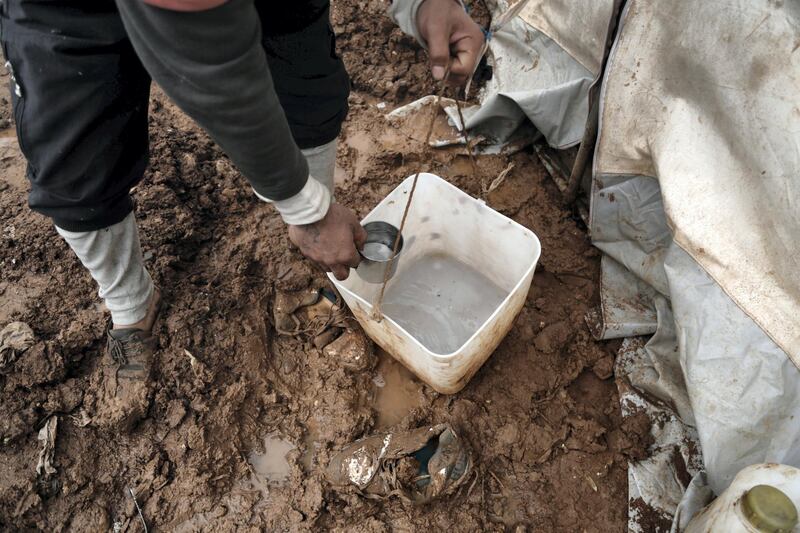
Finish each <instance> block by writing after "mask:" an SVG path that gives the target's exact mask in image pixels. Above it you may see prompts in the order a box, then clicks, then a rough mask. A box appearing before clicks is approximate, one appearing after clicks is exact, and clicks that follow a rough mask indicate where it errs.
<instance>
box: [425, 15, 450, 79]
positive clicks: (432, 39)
mask: <svg viewBox="0 0 800 533" xmlns="http://www.w3.org/2000/svg"><path fill="white" fill-rule="evenodd" d="M427 33H428V57H429V58H430V61H431V74H433V78H434V79H436V80H442V79H444V74H445V71H446V70H447V64H448V63H449V62H450V28H449V24H448V23H447V21H446V20H444V19H437V20H435V21H432V22H431V23H430V25H429V27H428V32H427Z"/></svg>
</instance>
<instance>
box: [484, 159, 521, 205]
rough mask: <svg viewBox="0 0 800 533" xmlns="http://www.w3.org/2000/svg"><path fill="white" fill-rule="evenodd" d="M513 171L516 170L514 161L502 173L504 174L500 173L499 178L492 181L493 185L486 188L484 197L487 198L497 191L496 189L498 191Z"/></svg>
mask: <svg viewBox="0 0 800 533" xmlns="http://www.w3.org/2000/svg"><path fill="white" fill-rule="evenodd" d="M512 170H514V162H513V161H512V162H510V163H509V164H508V166H507V167H506V168H505V169H503V171H502V172H500V174H498V175H497V177H496V178H495V179H494V180H493V181H492V183H491V184H489V186H488V187H486V188H485V189H484V190H483V196H484V197H486V196H487V195H488V194H489V193H490V192H492V191H494V190H495V189H497V188H498V187H499V186H500V185H502V183H503V182H504V181H505V180H506V178H507V177H508V174H509V173H510V172H511V171H512Z"/></svg>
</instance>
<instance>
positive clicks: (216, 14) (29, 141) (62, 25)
mask: <svg viewBox="0 0 800 533" xmlns="http://www.w3.org/2000/svg"><path fill="white" fill-rule="evenodd" d="M0 6H2V7H0V9H1V10H2V13H1V14H0V41H2V45H3V53H4V56H5V58H6V59H7V61H8V64H7V68H9V69H10V70H11V71H12V73H13V79H12V82H11V94H12V101H13V106H14V118H15V121H16V125H17V135H18V138H19V143H20V147H21V149H22V151H23V153H24V154H25V156H26V158H27V159H28V165H29V166H28V178H29V180H30V182H31V192H30V196H29V204H30V206H31V208H32V209H34V210H35V211H38V212H40V213H43V214H45V215H47V216H49V217H51V218H52V219H53V220H54V222H55V224H56V225H57V226H58V227H59V228H61V229H64V230H67V231H91V230H97V229H101V228H104V227H108V226H111V225H113V224H116V223H117V222H120V221H122V220H123V219H124V218H125V217H126V216H127V215H128V214H129V213H130V212H131V210H132V207H133V203H132V200H131V198H130V195H129V191H130V189H131V187H133V186H134V185H135V184H136V183H137V182H138V181H139V180H140V179H141V177H142V175H143V173H144V170H145V167H146V166H147V157H148V135H147V105H148V98H149V91H150V81H151V80H150V74H153V75H154V76H155V78H156V81H157V82H158V83H159V84H160V85H161V86H162V87H163V89H164V90H165V92H166V93H167V94H168V95H169V96H170V97H171V98H172V99H173V100H174V101H175V102H176V103H177V104H178V105H179V107H181V108H182V109H183V110H184V111H186V112H187V113H188V114H189V115H190V116H192V118H194V119H195V120H197V122H198V123H199V124H200V125H201V126H203V127H204V128H205V129H206V130H207V131H208V132H209V133H210V134H211V136H212V137H213V138H214V139H215V140H216V141H217V142H218V143H219V144H220V146H221V147H222V148H223V150H225V151H226V153H227V154H228V155H229V156H230V157H231V159H232V160H233V161H234V163H235V164H236V165H237V167H238V168H239V169H240V170H241V171H242V173H243V174H244V175H245V176H246V177H247V178H248V179H249V180H250V182H251V184H252V185H253V188H254V189H255V190H256V191H257V192H258V193H259V194H260V195H261V196H264V197H267V198H270V199H272V200H285V199H288V198H291V197H293V196H294V195H296V194H297V193H299V192H300V191H301V190H302V189H303V188H304V186H305V185H306V182H307V179H308V166H307V163H306V161H305V158H304V157H303V156H302V154H301V152H300V148H310V147H313V146H320V145H323V144H326V143H328V142H330V141H331V140H333V139H334V138H336V136H337V135H338V133H339V131H340V128H341V123H342V121H343V120H344V117H345V115H346V113H347V95H348V92H349V83H348V78H347V74H346V72H345V69H344V65H343V63H342V61H341V59H339V57H338V56H337V55H336V51H335V41H334V36H333V32H332V30H331V27H330V23H329V4H328V2H322V1H320V0H307V1H306V2H295V3H292V6H291V9H289V8H288V7H279V8H275V9H271V8H266V6H267V4H266V3H264V6H261V5H259V6H258V8H257V6H256V5H255V4H254V3H253V2H252V0H233V1H231V2H228V3H226V4H225V5H223V6H221V7H219V8H216V9H212V10H209V11H203V12H199V13H177V12H171V11H167V10H162V9H158V8H154V7H150V6H146V5H144V4H143V3H139V2H120V3H119V6H117V5H116V4H115V3H114V2H112V1H110V0H109V1H102V2H80V1H78V0H62V1H58V2H55V1H53V2H49V1H30V0H28V1H24V0H7V1H6V2H4V3H0ZM118 8H119V9H122V13H120V11H119V10H118ZM265 8H266V9H265ZM123 18H124V22H123ZM262 27H263V28H264V30H265V31H264V32H263V34H262V31H261V28H262ZM134 43H135V46H134Z"/></svg>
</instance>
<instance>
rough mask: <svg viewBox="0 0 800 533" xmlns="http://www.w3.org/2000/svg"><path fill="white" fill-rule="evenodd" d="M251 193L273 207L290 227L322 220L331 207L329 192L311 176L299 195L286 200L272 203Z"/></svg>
mask: <svg viewBox="0 0 800 533" xmlns="http://www.w3.org/2000/svg"><path fill="white" fill-rule="evenodd" d="M253 192H255V193H256V196H258V197H259V198H260V199H262V200H264V201H265V202H269V203H271V204H272V205H274V206H275V209H277V210H278V213H280V214H281V218H283V221H284V222H286V223H287V224H290V225H292V226H301V225H303V224H312V223H314V222H318V221H320V220H322V219H323V218H325V215H327V214H328V208H329V207H330V205H331V193H330V191H329V190H328V188H327V187H325V186H324V185H323V184H322V183H320V182H319V181H317V180H315V179H314V178H313V177H312V176H309V177H308V181H307V182H306V184H305V186H304V187H303V188H302V189H300V192H299V193H297V194H295V195H294V196H292V197H291V198H287V199H286V200H278V201H276V202H274V201H272V200H270V199H269V198H264V197H263V196H261V195H260V194H258V193H257V192H256V191H255V190H253Z"/></svg>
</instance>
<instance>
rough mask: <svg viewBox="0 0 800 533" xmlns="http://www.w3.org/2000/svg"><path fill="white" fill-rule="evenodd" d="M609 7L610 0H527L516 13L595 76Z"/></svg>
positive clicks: (609, 13) (601, 61) (612, 6)
mask: <svg viewBox="0 0 800 533" xmlns="http://www.w3.org/2000/svg"><path fill="white" fill-rule="evenodd" d="M613 11H614V1H613V0H594V1H592V2H586V1H585V0H529V1H528V3H527V5H525V7H523V8H522V11H521V12H520V14H519V17H520V18H521V19H522V20H524V21H525V22H527V23H528V24H530V25H531V26H532V27H534V28H536V29H537V30H539V31H540V32H542V33H543V34H544V35H546V36H547V37H549V38H550V39H552V40H553V41H554V42H556V43H557V44H558V45H559V46H560V47H561V48H563V49H564V51H565V52H567V53H568V54H569V55H570V56H572V57H573V58H574V59H575V60H576V61H578V63H580V64H581V65H583V67H584V68H586V70H588V71H589V72H591V74H592V76H594V77H597V76H599V75H600V69H601V67H602V64H603V50H604V49H605V44H606V40H607V34H608V23H609V21H610V20H611V16H612V13H613Z"/></svg>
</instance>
